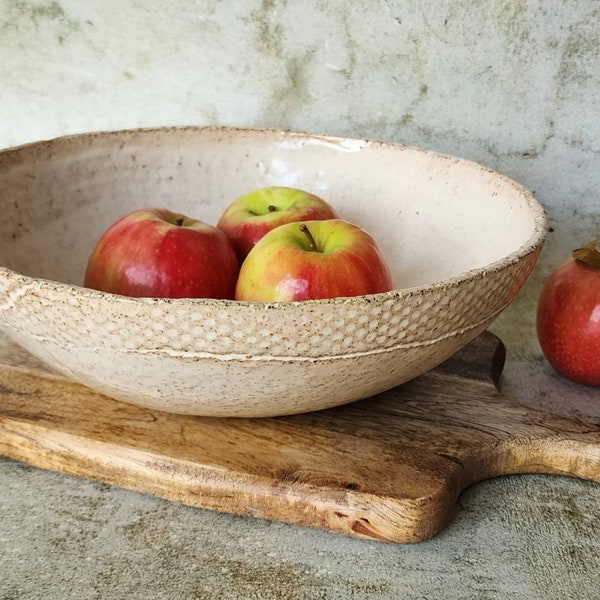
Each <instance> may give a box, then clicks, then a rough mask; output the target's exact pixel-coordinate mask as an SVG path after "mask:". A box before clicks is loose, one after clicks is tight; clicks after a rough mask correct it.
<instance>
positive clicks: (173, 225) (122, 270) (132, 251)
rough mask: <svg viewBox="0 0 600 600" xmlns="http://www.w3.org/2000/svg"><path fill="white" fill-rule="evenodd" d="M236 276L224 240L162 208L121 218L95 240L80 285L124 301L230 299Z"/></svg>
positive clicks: (215, 232)
mask: <svg viewBox="0 0 600 600" xmlns="http://www.w3.org/2000/svg"><path fill="white" fill-rule="evenodd" d="M238 272H239V263H238V260H237V257H236V255H235V251H234V250H233V247H232V245H231V242H230V241H229V239H228V238H227V236H226V235H225V234H224V233H223V232H222V231H220V230H219V229H217V228H216V227H213V226H211V225H207V224H206V223H203V222H202V221H198V220H196V219H191V218H189V217H186V216H184V215H180V214H177V213H174V212H172V211H170V210H167V209H160V208H146V209H140V210H135V211H133V212H132V213H129V214H127V215H125V216H123V217H121V218H120V219H119V220H118V221H117V222H116V223H114V224H113V225H112V226H111V227H109V229H108V230H107V231H106V232H105V233H104V234H103V235H102V237H101V238H100V239H99V240H98V242H97V244H96V246H95V248H94V250H93V252H92V254H91V256H90V259H89V262H88V266H87V270H86V273H85V282H84V285H85V286H87V287H90V288H94V289H96V290H101V291H104V292H111V293H113V294H121V295H124V296H145V297H154V298H229V299H232V298H233V296H234V291H235V284H236V281H237V275H238Z"/></svg>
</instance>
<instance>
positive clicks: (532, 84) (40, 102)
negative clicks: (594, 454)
mask: <svg viewBox="0 0 600 600" xmlns="http://www.w3.org/2000/svg"><path fill="white" fill-rule="evenodd" d="M599 49H600V2H598V1H597V0H585V1H584V0H582V1H579V2H576V1H571V2H569V1H558V0H557V1H551V2H550V1H548V0H453V1H451V2H442V1H441V0H423V1H420V2H404V1H400V0H388V1H386V0H371V1H369V2H358V1H356V0H350V1H349V0H327V2H325V1H324V0H304V1H302V2H300V1H295V2H294V1H291V0H288V1H285V0H280V1H277V0H262V1H259V0H247V1H244V2H241V1H235V0H221V1H218V0H205V1H198V0H196V1H185V2H184V1H167V0H163V1H160V0H147V1H144V2H141V1H139V2H137V1H132V0H129V1H123V0H103V1H101V2H100V1H92V0H84V1H81V0H52V1H48V0H37V1H28V0H0V147H5V146H10V145H15V144H19V143H22V142H26V141H30V140H35V139H40V138H48V137H53V136H57V135H61V134H64V133H72V132H82V131H88V130H98V129H115V128H128V127H137V126H153V125H168V124H224V125H237V126H252V127H272V128H290V129H300V130H306V131H314V132H326V133H333V134H348V135H352V136H367V137H371V138H378V139H385V140H394V141H399V142H404V143H408V144H413V145H417V146H422V147H426V148H431V149H434V150H439V151H443V152H448V153H451V154H456V155H458V156H462V157H466V158H470V159H473V160H476V161H478V162H481V163H484V164H486V165H488V166H490V167H492V168H494V169H497V170H499V171H502V172H504V173H506V174H508V175H509V176H511V177H513V178H514V179H516V180H518V181H519V182H521V183H523V184H524V185H525V186H526V187H528V188H529V189H531V190H533V191H535V193H536V196H537V197H538V198H539V199H540V200H541V202H542V203H543V204H544V205H545V206H546V208H547V210H548V213H549V217H550V223H551V225H552V226H553V228H554V229H555V231H554V233H552V234H551V236H550V238H549V240H548V242H547V244H546V247H545V250H544V253H543V257H542V261H541V264H540V267H539V269H538V271H537V272H536V274H535V276H534V277H533V278H532V280H531V281H530V283H529V285H528V288H527V290H526V291H525V293H524V294H522V296H521V297H520V299H519V301H518V302H517V303H516V304H515V305H514V306H513V307H512V308H511V309H510V311H509V312H508V313H507V315H505V316H504V317H502V318H501V319H500V320H499V321H498V325H497V327H498V328H499V329H500V331H501V332H502V334H503V336H504V337H505V339H507V341H508V342H509V343H510V344H511V345H512V346H514V347H515V349H516V351H517V352H523V353H525V354H526V355H533V356H539V348H538V347H537V345H536V341H535V335H534V333H533V318H534V304H535V299H536V297H537V290H538V288H539V285H540V282H541V279H542V278H543V276H544V275H545V274H547V272H548V270H549V269H550V267H551V266H552V265H554V264H555V263H556V262H558V261H561V260H562V259H563V257H566V256H567V254H568V252H569V250H570V249H571V248H572V247H574V246H576V245H578V244H579V243H581V242H585V241H587V240H588V238H589V239H591V238H592V237H593V236H595V235H599V234H600V218H599V217H598V212H599V211H598V209H599V207H600V201H599V199H598V192H597V190H598V189H600V168H599V161H598V159H599V152H600V120H599V118H598V115H599V109H598V107H599V106H600V52H599ZM528 290H529V291H528ZM509 320H510V323H509V322H508V321H509ZM514 322H518V324H519V326H518V327H514V325H513V323H514Z"/></svg>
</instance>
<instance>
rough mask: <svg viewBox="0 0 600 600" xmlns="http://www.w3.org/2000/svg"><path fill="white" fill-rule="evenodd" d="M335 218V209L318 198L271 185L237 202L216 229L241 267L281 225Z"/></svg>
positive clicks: (230, 207) (228, 208)
mask: <svg viewBox="0 0 600 600" xmlns="http://www.w3.org/2000/svg"><path fill="white" fill-rule="evenodd" d="M335 218H337V213H336V212H335V210H334V209H333V208H332V207H331V206H330V205H329V204H328V203H327V202H325V200H323V199H322V198H320V197H319V196H315V195H314V194H311V193H309V192H305V191H304V190H299V189H296V188H290V187H282V186H269V187H262V188H258V189H255V190H252V191H251V192H248V193H247V194H244V195H243V196H240V197H239V198H237V199H236V200H234V201H233V202H232V203H231V204H230V205H229V206H228V207H227V209H225V212H224V213H223V215H222V216H221V218H220V219H219V222H218V223H217V227H218V228H219V229H220V230H221V231H224V232H225V233H226V234H227V237H229V239H230V240H231V243H232V244H233V247H234V248H235V251H236V253H237V255H238V259H239V261H240V264H241V263H242V262H243V260H244V259H245V258H246V255H247V254H248V252H250V250H251V249H252V248H253V247H254V245H255V244H256V242H258V240H260V239H261V238H262V237H263V236H264V235H265V233H267V232H268V231H271V229H275V227H278V226H279V225H284V224H285V223H294V222H296V221H316V220H321V219H335Z"/></svg>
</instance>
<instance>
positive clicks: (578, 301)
mask: <svg viewBox="0 0 600 600" xmlns="http://www.w3.org/2000/svg"><path fill="white" fill-rule="evenodd" d="M537 334H538V339H539V342H540V346H541V347H542V351H543V353H544V355H545V357H546V358H547V360H548V362H549V363H550V364H551V365H552V367H553V368H554V369H555V370H556V371H557V372H558V373H560V374H561V375H563V376H564V377H567V378H568V379H571V380H573V381H576V382H578V383H583V384H586V385H592V386H600V252H599V251H598V243H597V242H596V241H594V242H590V243H589V244H587V245H586V246H584V247H583V248H579V249H578V250H575V251H574V252H573V258H571V259H569V260H567V261H566V262H565V263H563V264H562V265H560V266H559V267H557V268H556V269H555V270H554V271H553V272H552V273H551V274H550V276H549V277H548V279H547V280H546V281H545V282H544V285H543V287H542V291H541V293H540V297H539V302H538V310H537Z"/></svg>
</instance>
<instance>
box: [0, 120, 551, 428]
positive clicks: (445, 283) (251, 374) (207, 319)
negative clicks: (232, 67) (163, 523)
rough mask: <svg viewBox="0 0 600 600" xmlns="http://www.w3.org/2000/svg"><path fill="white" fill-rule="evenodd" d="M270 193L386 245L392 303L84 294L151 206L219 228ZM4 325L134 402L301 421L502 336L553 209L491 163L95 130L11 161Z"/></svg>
mask: <svg viewBox="0 0 600 600" xmlns="http://www.w3.org/2000/svg"><path fill="white" fill-rule="evenodd" d="M263 185H288V186H294V187H299V188H303V189H306V190H308V191H311V192H313V193H316V194H318V195H320V196H321V197H323V198H324V199H325V200H327V201H328V202H330V203H331V204H332V205H333V206H334V207H335V209H336V210H337V211H338V213H339V214H340V216H341V217H342V218H345V219H347V220H349V221H353V222H355V223H357V224H359V225H361V226H362V227H364V228H365V229H367V230H368V231H369V232H370V233H371V234H373V236H374V237H375V238H376V239H377V240H378V242H379V244H380V246H381V248H382V251H383V253H384V254H385V256H386V258H387V260H388V262H389V264H390V267H391V270H392V274H393V278H394V285H395V288H396V289H394V290H393V291H391V292H389V293H385V294H377V295H373V296H363V297H358V298H339V299H332V300H319V301H310V302H300V303H275V304H263V303H247V302H234V301H220V300H203V299H181V300H167V299H151V298H126V297H122V296H115V295H111V294H104V293H100V292H95V291H92V290H88V289H85V288H83V287H81V284H82V281H83V273H84V270H85V265H86V262H87V258H88V256H89V254H90V252H91V250H92V247H93V245H94V243H95V241H96V240H97V238H98V237H99V236H100V235H101V233H102V232H103V231H104V230H105V229H106V228H107V227H108V226H109V225H110V224H111V223H112V222H113V221H115V220H116V219H117V218H118V217H119V216H121V215H122V214H124V213H126V212H128V211H130V210H133V209H135V208H140V207H147V206H160V207H165V208H172V209H175V210H178V211H180V212H183V213H186V214H188V215H189V216H193V217H196V218H199V219H202V220H204V221H207V222H209V223H212V224H215V223H216V222H217V220H218V218H219V216H220V215H221V213H222V211H223V210H224V208H225V207H226V206H227V205H228V204H229V203H230V202H231V201H232V200H233V199H234V198H236V197H237V196H239V195H241V194H243V193H245V192H247V191H249V190H251V189H253V188H255V187H259V186H263ZM0 206H1V208H2V214H3V218H2V222H1V223H0V264H2V265H3V266H2V268H0V326H1V328H2V330H3V331H4V332H5V333H6V334H7V335H8V336H10V337H11V338H13V339H14V340H15V341H16V342H17V343H19V344H20V345H22V346H23V347H24V348H25V349H27V350H28V351H30V352H31V353H33V354H34V355H35V356H37V357H38V358H40V359H41V360H43V361H45V362H46V363H47V364H48V365H49V366H51V367H52V368H54V369H55V370H57V371H59V372H60V373H63V374H66V375H68V376H69V377H72V378H73V379H75V380H77V381H80V382H82V383H84V384H85V385H88V386H90V387H92V388H94V389H96V390H98V391H100V392H102V393H104V394H107V395H109V396H112V397H114V398H117V399H120V400H123V401H126V402H131V403H135V404H138V405H141V406H146V407H149V408H153V409H159V410H165V411H171V412H179V413H188V414H195V415H206V416H236V417H256V416H271V415H284V414H292V413H298V412H305V411H311V410H318V409H322V408H326V407H331V406H336V405H340V404H344V403H347V402H351V401H354V400H358V399H361V398H365V397H368V396H371V395H373V394H375V393H377V392H381V391H383V390H386V389H389V388H391V387H393V386H396V385H399V384H402V383H403V382H406V381H408V380H410V379H412V378H414V377H416V376H418V375H420V374H421V373H423V372H425V371H427V370H429V369H430V368H432V367H434V366H435V365H436V364H438V363H440V362H441V361H443V360H445V359H446V358H448V357H449V356H450V355H451V354H453V353H454V352H455V351H456V350H457V349H459V348H460V347H461V346H463V345H464V344H466V343H468V342H469V341H470V340H471V339H473V338H474V337H475V336H477V335H478V334H479V333H480V332H481V331H482V330H484V329H485V328H486V327H487V326H488V325H489V324H490V322H491V321H492V320H493V319H494V318H495V317H496V316H497V315H498V314H499V313H500V312H501V311H502V310H504V309H505V308H506V307H507V306H508V304H509V303H510V302H511V300H512V299H513V297H514V295H515V294H516V293H517V292H518V290H519V289H520V287H521V286H522V284H523V283H524V281H525V280H526V279H527V277H528V275H529V274H530V273H531V271H532V269H533V268H534V265H535V262H536V260H537V257H538V254H539V251H540V249H541V245H542V243H543V239H544V235H545V216H544V211H543V209H542V207H541V206H540V205H539V204H538V203H537V202H536V201H535V200H534V198H533V197H532V196H531V195H530V194H529V193H528V192H527V191H526V190H525V189H523V188H522V187H521V186H519V185H518V184H516V183H515V182H513V181H511V180H510V179H507V178H506V177H503V176H501V175H499V174H498V173H495V172H493V171H491V170H489V169H486V168H484V167H481V166H479V165H477V164H474V163H472V162H468V161H464V160H460V159H457V158H454V157H450V156H445V155H440V154H436V153H434V152H429V151H424V150H420V149H417V148H411V147H406V146H402V145H397V144H391V143H381V142H374V141H369V140H358V139H347V138H336V137H331V136H318V135H308V134H302V133H292V132H283V131H257V130H240V129H227V128H193V127H187V128H159V129H152V130H133V131H121V132H110V133H93V134H85V135H78V136H70V137H64V138H59V139H56V140H52V141H44V142H39V143H34V144H29V145H27V146H22V147H18V148H13V149H8V150H5V151H4V152H1V153H0Z"/></svg>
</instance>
